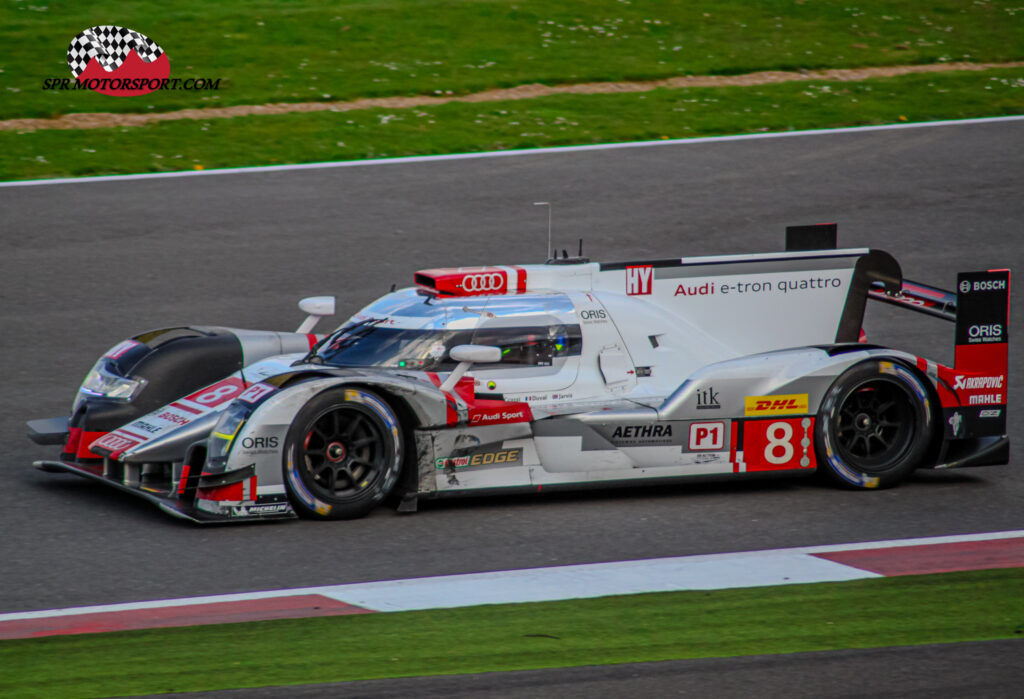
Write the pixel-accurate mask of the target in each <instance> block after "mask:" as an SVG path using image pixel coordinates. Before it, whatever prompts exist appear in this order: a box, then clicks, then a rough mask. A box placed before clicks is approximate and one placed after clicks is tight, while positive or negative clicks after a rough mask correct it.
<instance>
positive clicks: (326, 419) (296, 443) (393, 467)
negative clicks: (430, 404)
mask: <svg viewBox="0 0 1024 699" xmlns="http://www.w3.org/2000/svg"><path fill="white" fill-rule="evenodd" d="M401 463H402V438H401V430H400V428H399V424H398V418H397V417H396V416H395V413H394V411H393V410H392V409H391V408H390V406H388V404H387V403H386V402H385V401H384V400H383V399H382V398H381V397H380V396H378V395H377V394H375V393H371V392H370V391H366V390H363V389H354V388H343V389H336V390H332V391H328V392H326V393H322V394H320V395H318V396H316V397H315V398H313V399H312V400H311V401H309V403H307V404H306V406H305V407H304V408H303V409H302V410H300V411H299V414H298V415H296V417H295V420H294V422H293V423H292V426H291V428H290V429H289V431H288V438H287V443H286V445H285V456H284V476H285V482H286V483H287V486H288V495H289V497H290V498H291V501H292V504H293V505H294V506H295V508H296V510H297V511H298V512H299V513H301V514H304V515H306V516H309V517H315V518H320V519H354V518H356V517H362V516H364V515H365V514H366V513H368V512H369V511H370V510H371V509H373V507H374V506H375V505H376V504H377V503H378V502H380V501H381V500H382V499H383V498H384V497H385V496H387V494H388V493H390V492H391V489H392V488H394V486H395V482H396V481H397V480H398V473H399V470H400V468H401Z"/></svg>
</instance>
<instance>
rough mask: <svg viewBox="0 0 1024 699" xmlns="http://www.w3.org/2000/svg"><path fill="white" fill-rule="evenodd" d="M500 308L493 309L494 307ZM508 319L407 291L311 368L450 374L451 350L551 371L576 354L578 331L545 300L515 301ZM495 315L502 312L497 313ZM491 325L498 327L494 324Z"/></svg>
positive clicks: (336, 337) (356, 322) (334, 341)
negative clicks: (488, 351) (487, 351)
mask: <svg viewBox="0 0 1024 699" xmlns="http://www.w3.org/2000/svg"><path fill="white" fill-rule="evenodd" d="M500 305H501V304H499V306H500ZM505 305H507V306H508V309H507V310H508V311H515V312H510V313H509V314H507V315H501V316H499V317H497V318H495V316H494V314H493V312H490V311H488V312H486V313H485V312H484V311H482V310H480V309H476V308H470V307H468V306H467V305H466V300H465V299H443V298H438V297H436V296H434V295H432V294H426V293H424V292H417V291H414V290H412V289H406V290H403V291H398V292H395V293H392V294H389V295H387V296H385V297H383V298H382V299H380V300H379V301H377V302H376V303H374V304H372V305H370V306H368V307H367V308H365V309H363V310H362V311H361V312H359V313H357V314H356V315H355V316H353V317H352V318H351V319H350V320H349V321H348V322H347V323H345V324H344V325H343V326H342V327H340V328H339V329H338V330H336V331H335V332H334V333H332V334H331V335H330V336H328V337H327V338H325V339H324V340H323V341H321V343H320V344H319V345H318V346H317V347H316V350H315V353H314V354H313V355H312V357H311V360H310V361H313V362H314V363H318V364H321V363H322V364H330V365H333V366H375V367H386V368H394V369H417V370H422V371H451V370H453V369H454V368H455V366H456V364H457V363H456V362H453V361H452V360H451V359H450V358H449V356H448V354H449V351H450V350H451V348H452V347H454V346H456V345H467V344H477V345H489V346H495V347H499V348H500V349H501V351H502V359H501V364H507V365H513V366H550V365H551V364H552V362H553V361H554V360H555V359H556V358H558V357H567V356H572V355H578V354H580V351H581V348H582V340H581V334H580V328H579V326H578V325H575V324H572V323H559V322H544V323H538V321H539V320H542V319H543V320H544V321H551V320H556V321H557V318H554V317H553V316H552V315H551V314H550V312H549V309H548V308H547V307H546V305H545V301H544V299H541V300H539V301H535V302H534V303H533V304H532V306H531V304H530V303H529V301H528V300H525V299H517V300H516V303H515V304H514V305H512V304H505ZM498 310H499V311H500V310H502V309H500V308H499V309H498ZM496 320H497V325H498V326H497V327H495V325H494V323H495V321H496Z"/></svg>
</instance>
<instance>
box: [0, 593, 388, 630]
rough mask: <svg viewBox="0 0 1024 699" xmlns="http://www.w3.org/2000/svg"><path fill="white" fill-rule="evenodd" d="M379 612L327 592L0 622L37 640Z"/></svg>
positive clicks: (1, 625) (4, 626)
mask: <svg viewBox="0 0 1024 699" xmlns="http://www.w3.org/2000/svg"><path fill="white" fill-rule="evenodd" d="M374 611H375V610H373V609H365V608H363V607H357V606H355V605H352V604H346V603H345V602H339V601H337V600H334V599H331V598H330V597H325V596H323V595H299V596H296V597H271V598H268V599H256V600H243V601H240V602H213V603H209V604H188V605H185V606H182V607H157V608H155V609H154V608H150V609H136V610H131V611H124V612H97V613H94V614H75V615H72V616H58V617H45V618H42V619H15V620H12V621H2V622H0V639H2V640H7V639H12V638H38V637H40V636H63V635H67V634H78V633H103V632H105V631H129V630H132V629H155V628H169V627H174V626H203V625H206V624H233V623H239V622H245V621H268V620H271V619H303V618H306V617H314V616H342V615H347V614H372V613H373V612H374Z"/></svg>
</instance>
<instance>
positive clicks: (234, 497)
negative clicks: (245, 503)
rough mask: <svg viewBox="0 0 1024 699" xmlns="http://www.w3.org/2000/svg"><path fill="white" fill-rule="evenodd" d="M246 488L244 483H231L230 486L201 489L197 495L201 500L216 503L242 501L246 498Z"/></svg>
mask: <svg viewBox="0 0 1024 699" xmlns="http://www.w3.org/2000/svg"><path fill="white" fill-rule="evenodd" d="M244 491H245V486H244V485H243V484H242V481H238V482H237V483H231V484H230V485H218V486H216V487H213V488H200V489H199V491H198V492H197V493H196V497H197V498H198V499H200V500H214V501H218V502H219V501H221V500H227V501H241V500H244V499H245V498H244V497H243V493H244Z"/></svg>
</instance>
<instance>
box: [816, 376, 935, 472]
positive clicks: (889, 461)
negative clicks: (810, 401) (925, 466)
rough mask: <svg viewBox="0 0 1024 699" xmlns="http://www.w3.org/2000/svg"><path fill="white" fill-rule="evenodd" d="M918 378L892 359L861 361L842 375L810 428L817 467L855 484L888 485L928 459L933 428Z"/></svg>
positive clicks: (927, 399) (926, 392)
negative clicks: (816, 452) (812, 430)
mask: <svg viewBox="0 0 1024 699" xmlns="http://www.w3.org/2000/svg"><path fill="white" fill-rule="evenodd" d="M934 422H935V421H934V419H933V417H932V410H931V404H930V401H929V393H928V390H927V388H926V387H925V386H924V384H923V383H922V381H921V379H920V378H919V377H918V376H917V375H916V374H915V373H914V372H912V371H910V370H909V369H907V368H906V367H904V366H903V365H901V364H898V363H896V362H891V361H871V362H864V363H863V364H858V365H856V366H854V367H851V368H850V369H849V370H848V371H847V372H846V373H844V374H843V375H842V376H840V377H839V378H838V379H837V380H836V382H835V383H834V384H832V387H831V388H830V389H829V391H828V393H827V394H826V395H825V400H823V401H822V404H821V409H820V411H819V412H818V419H817V424H816V425H815V429H814V441H815V446H816V448H817V450H818V467H819V469H820V470H821V471H823V472H824V473H825V474H827V475H828V476H829V477H830V478H831V479H832V480H834V481H836V482H838V483H840V484H842V485H846V486H851V487H855V488H888V487H890V486H893V485H896V484H897V483H899V482H900V481H902V480H903V479H904V478H906V477H907V476H908V475H909V474H910V473H911V472H912V471H913V470H914V469H915V468H917V467H918V466H920V465H922V463H923V461H924V459H925V458H926V456H927V454H928V452H929V450H930V447H931V442H932V436H933V434H934V432H935V425H934Z"/></svg>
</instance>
